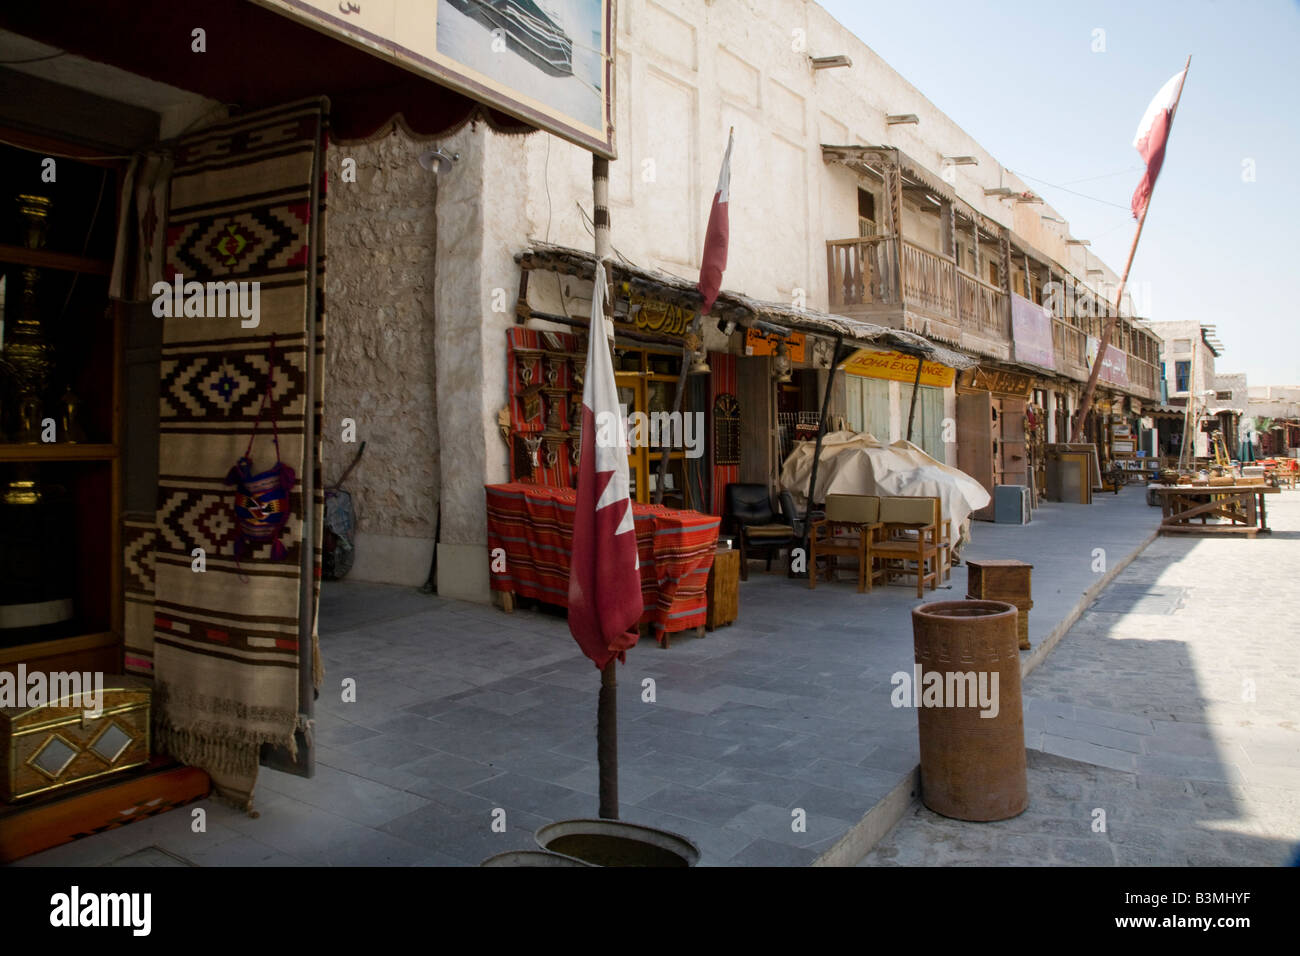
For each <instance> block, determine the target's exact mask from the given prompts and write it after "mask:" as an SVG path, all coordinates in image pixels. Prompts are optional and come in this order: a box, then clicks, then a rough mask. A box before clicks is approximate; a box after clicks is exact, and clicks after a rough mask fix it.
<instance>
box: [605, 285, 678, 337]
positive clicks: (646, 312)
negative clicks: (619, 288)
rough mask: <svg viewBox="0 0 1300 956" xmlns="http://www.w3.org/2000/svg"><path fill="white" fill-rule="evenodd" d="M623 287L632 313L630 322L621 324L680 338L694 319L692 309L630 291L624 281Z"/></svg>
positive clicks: (620, 323) (640, 330)
mask: <svg viewBox="0 0 1300 956" xmlns="http://www.w3.org/2000/svg"><path fill="white" fill-rule="evenodd" d="M623 288H624V292H625V294H626V295H627V300H628V304H629V305H630V306H631V312H632V315H631V321H630V322H619V323H618V324H619V325H621V326H625V327H627V328H635V329H636V330H637V331H638V332H653V333H655V334H656V335H672V336H676V337H678V338H680V337H682V336H684V335H685V334H686V332H687V330H688V329H689V328H690V327H691V323H692V322H693V321H695V310H694V309H688V308H686V307H685V306H681V305H675V304H673V303H671V302H664V301H662V300H660V299H654V298H651V297H650V296H648V295H645V294H644V293H641V292H630V291H628V286H627V283H624V285H623Z"/></svg>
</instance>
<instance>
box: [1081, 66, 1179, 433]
mask: <svg viewBox="0 0 1300 956" xmlns="http://www.w3.org/2000/svg"><path fill="white" fill-rule="evenodd" d="M1191 68H1192V57H1191V54H1188V56H1187V63H1186V65H1184V67H1183V78H1182V79H1181V80H1179V81H1178V94H1177V95H1176V96H1175V97H1174V105H1173V107H1172V108H1171V109H1170V111H1169V136H1173V134H1174V119H1175V117H1177V116H1178V102H1179V100H1181V99H1182V98H1183V85H1184V84H1186V82H1187V71H1188V70H1190V69H1191ZM1168 144H1169V140H1168V139H1166V140H1165V148H1166V149H1168ZM1156 178H1157V179H1159V177H1158V176H1157V177H1156ZM1155 191H1156V184H1155V183H1152V184H1151V192H1150V193H1149V194H1148V195H1147V201H1146V205H1144V206H1143V207H1142V215H1141V216H1140V217H1139V218H1138V226H1137V232H1135V233H1134V234H1133V244H1132V245H1131V246H1129V250H1128V261H1127V262H1125V263H1124V274H1123V276H1121V277H1120V280H1119V291H1118V292H1117V293H1116V294H1115V308H1114V309H1113V310H1112V311H1113V312H1114V313H1115V314H1114V315H1110V316H1107V317H1106V324H1105V325H1104V326H1103V327H1102V331H1101V343H1100V344H1099V345H1098V346H1097V357H1096V359H1094V360H1093V363H1092V372H1091V373H1090V374H1089V375H1088V384H1087V386H1086V387H1085V388H1084V390H1083V399H1082V400H1081V401H1080V402H1079V412H1078V415H1079V417H1078V419H1077V420H1076V421H1075V423H1074V433H1073V434H1072V435H1071V437H1070V441H1071V442H1074V443H1078V442H1079V441H1080V439H1081V438H1082V437H1083V426H1084V420H1085V419H1086V418H1087V417H1088V412H1089V411H1091V410H1092V396H1093V393H1094V392H1095V391H1096V390H1097V378H1098V377H1099V376H1100V374H1101V363H1102V362H1103V361H1104V360H1105V358H1106V349H1108V348H1109V347H1110V337H1111V335H1112V333H1114V331H1115V325H1116V323H1117V322H1118V321H1119V307H1120V303H1121V302H1123V301H1124V286H1126V285H1128V274H1129V270H1130V269H1132V268H1133V256H1134V255H1136V254H1137V247H1138V240H1139V239H1141V238H1142V227H1143V226H1144V225H1146V221H1147V213H1148V212H1149V211H1150V209H1151V199H1152V197H1153V196H1154V195H1155Z"/></svg>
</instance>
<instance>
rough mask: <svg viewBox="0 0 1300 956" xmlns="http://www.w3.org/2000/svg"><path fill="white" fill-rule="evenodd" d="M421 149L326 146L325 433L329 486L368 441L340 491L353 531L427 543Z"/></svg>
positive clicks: (434, 435)
mask: <svg viewBox="0 0 1300 956" xmlns="http://www.w3.org/2000/svg"><path fill="white" fill-rule="evenodd" d="M423 148H424V147H423V146H422V145H420V144H418V143H415V142H413V141H412V140H410V139H409V138H407V137H406V136H404V135H403V134H401V133H398V134H396V135H393V136H389V137H385V138H384V139H381V140H378V141H376V142H373V143H367V144H364V145H354V146H335V145H331V146H330V149H329V154H328V157H327V161H328V170H329V214H328V221H327V222H328V225H327V229H328V236H327V241H328V246H327V252H328V267H327V271H326V284H325V289H326V295H327V298H326V309H327V323H328V324H327V326H326V332H325V335H326V350H327V365H326V387H325V421H324V424H323V426H322V427H323V433H324V434H323V439H324V452H323V454H324V465H325V482H326V484H327V485H328V484H331V483H333V482H335V481H337V480H338V479H339V476H340V475H342V473H343V470H344V469H345V468H346V467H347V466H348V463H349V462H351V460H352V458H353V456H354V455H355V454H356V450H357V448H358V447H360V443H361V442H362V441H365V442H368V443H369V444H368V445H367V447H366V451H365V455H364V457H363V458H362V459H361V463H360V464H359V465H358V466H357V468H356V470H355V471H353V472H352V475H351V476H350V477H349V479H348V482H347V485H346V487H347V489H348V490H349V491H350V492H351V493H352V496H353V501H354V503H355V506H356V512H357V527H358V531H359V532H360V533H362V534H365V535H384V536H390V537H397V538H421V539H426V540H428V541H432V539H433V536H434V524H435V516H436V502H437V499H438V494H439V436H438V417H437V410H436V406H435V399H434V391H435V386H434V380H435V361H434V359H435V352H434V333H435V320H434V317H435V308H434V262H435V250H436V245H437V243H436V239H437V224H436V218H435V214H434V198H435V190H436V177H434V176H433V174H431V173H429V172H427V171H426V170H424V169H423V168H421V167H420V165H419V163H418V162H417V161H416V157H417V156H419V154H420V152H421V151H422V150H423ZM348 157H350V158H352V159H355V160H356V182H344V181H343V178H342V176H341V168H342V167H341V163H342V160H343V159H345V158H348ZM344 418H352V419H355V420H356V425H357V430H356V438H357V444H345V443H343V442H342V441H341V431H342V424H341V423H342V419H344ZM362 557H363V556H362V555H361V554H360V550H359V551H358V562H360V561H361V559H362ZM423 570H425V571H427V565H426V566H425V568H424V569H423Z"/></svg>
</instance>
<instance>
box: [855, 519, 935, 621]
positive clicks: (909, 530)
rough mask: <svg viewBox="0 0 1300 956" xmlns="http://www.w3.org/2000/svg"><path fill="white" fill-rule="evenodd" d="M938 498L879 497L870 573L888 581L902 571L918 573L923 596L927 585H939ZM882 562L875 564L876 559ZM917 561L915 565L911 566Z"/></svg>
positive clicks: (869, 550) (871, 546)
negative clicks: (877, 526)
mask: <svg viewBox="0 0 1300 956" xmlns="http://www.w3.org/2000/svg"><path fill="white" fill-rule="evenodd" d="M938 504H939V499H938V498H927V497H916V498H912V497H884V498H881V499H880V523H881V525H882V527H881V528H880V529H879V530H878V531H877V533H876V538H875V540H873V541H871V542H869V544H868V560H869V563H870V566H871V570H870V572H869V574H870V575H871V576H875V575H880V576H881V577H882V578H883V579H884V581H885V583H886V584H888V583H889V581H890V579H891V578H894V577H898V576H901V575H908V574H914V575H916V596H917V597H924V595H925V585H927V584H929V585H930V590H932V591H933V590H934V589H935V588H936V587H938V582H939V575H940V558H939V528H940V519H939V515H940V512H939V510H938ZM877 561H878V562H880V566H879V567H877V566H876V562H877ZM912 565H915V567H912Z"/></svg>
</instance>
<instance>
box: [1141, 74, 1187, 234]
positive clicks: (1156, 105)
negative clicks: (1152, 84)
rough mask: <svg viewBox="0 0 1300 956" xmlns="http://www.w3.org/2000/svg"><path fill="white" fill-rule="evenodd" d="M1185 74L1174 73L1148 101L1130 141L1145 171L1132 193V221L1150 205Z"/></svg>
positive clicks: (1163, 159)
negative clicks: (1139, 156) (1142, 161)
mask: <svg viewBox="0 0 1300 956" xmlns="http://www.w3.org/2000/svg"><path fill="white" fill-rule="evenodd" d="M1186 76H1187V70H1185V69H1184V70H1181V71H1179V72H1178V73H1175V74H1174V75H1173V76H1172V77H1171V78H1170V80H1169V82H1168V83H1166V84H1165V85H1164V86H1162V87H1160V92H1159V93H1157V94H1156V98H1155V99H1153V100H1152V101H1151V105H1150V106H1148V107H1147V111H1146V112H1145V113H1144V114H1142V122H1140V123H1138V130H1137V135H1136V136H1134V137H1133V148H1134V149H1136V150H1137V151H1138V152H1139V153H1141V154H1142V159H1143V160H1145V161H1146V164H1147V171H1146V172H1145V173H1144V174H1143V176H1142V181H1141V182H1140V183H1138V187H1137V189H1136V190H1135V191H1134V193H1133V202H1132V208H1133V218H1134V219H1141V218H1142V214H1143V213H1144V212H1145V211H1146V208H1147V203H1148V202H1150V201H1151V190H1152V189H1154V188H1155V185H1156V177H1157V176H1159V175H1160V167H1161V166H1162V165H1163V164H1164V161H1165V144H1166V143H1167V142H1168V141H1169V129H1170V127H1171V126H1173V123H1174V110H1175V108H1176V107H1177V106H1178V97H1179V95H1180V94H1181V93H1182V91H1183V79H1184V78H1185V77H1186Z"/></svg>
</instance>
